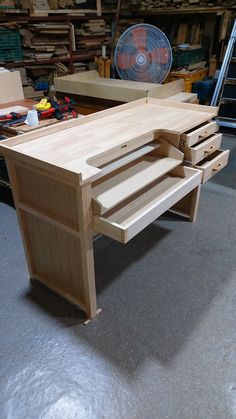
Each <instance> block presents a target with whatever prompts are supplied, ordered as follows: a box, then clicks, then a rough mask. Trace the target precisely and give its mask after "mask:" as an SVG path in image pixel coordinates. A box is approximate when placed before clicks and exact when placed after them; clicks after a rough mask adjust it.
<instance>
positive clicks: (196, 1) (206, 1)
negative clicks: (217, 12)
mask: <svg viewBox="0 0 236 419" xmlns="http://www.w3.org/2000/svg"><path fill="white" fill-rule="evenodd" d="M217 6H222V7H229V6H235V0H215V1H213V0H136V1H135V4H134V8H135V9H137V8H139V10H143V11H145V10H150V9H158V8H168V7H171V8H181V7H182V8H189V7H192V8H197V7H217Z"/></svg>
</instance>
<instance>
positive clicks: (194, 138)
mask: <svg viewBox="0 0 236 419" xmlns="http://www.w3.org/2000/svg"><path fill="white" fill-rule="evenodd" d="M217 131H219V127H218V125H217V123H216V122H214V121H213V122H209V123H208V124H204V125H203V126H201V127H200V128H197V129H195V130H191V131H189V132H187V133H185V134H182V135H181V137H180V141H181V142H182V144H183V145H187V146H188V147H191V146H192V145H194V144H196V143H198V142H199V141H201V140H203V139H204V138H207V137H209V135H211V134H214V133H216V132H217Z"/></svg>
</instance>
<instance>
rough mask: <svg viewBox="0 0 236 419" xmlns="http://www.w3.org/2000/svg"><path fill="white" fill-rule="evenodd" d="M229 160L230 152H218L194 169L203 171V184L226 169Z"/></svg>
mask: <svg viewBox="0 0 236 419" xmlns="http://www.w3.org/2000/svg"><path fill="white" fill-rule="evenodd" d="M228 160H229V150H217V151H215V152H214V153H212V154H211V155H210V156H208V157H206V158H205V159H204V160H202V161H201V162H199V163H198V164H197V165H195V166H194V167H195V168H196V169H201V170H202V171H203V176H202V183H205V182H206V181H207V180H209V179H210V178H211V177H212V176H214V175H215V174H216V173H218V172H219V171H220V170H221V169H223V167H225V166H226V165H227V163H228Z"/></svg>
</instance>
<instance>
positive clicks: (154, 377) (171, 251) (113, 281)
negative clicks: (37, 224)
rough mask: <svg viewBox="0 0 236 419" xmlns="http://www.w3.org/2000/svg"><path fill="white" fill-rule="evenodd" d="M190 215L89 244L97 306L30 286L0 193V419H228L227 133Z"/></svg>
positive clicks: (234, 200)
mask: <svg viewBox="0 0 236 419" xmlns="http://www.w3.org/2000/svg"><path fill="white" fill-rule="evenodd" d="M223 148H230V149H231V150H232V151H231V159H230V160H231V162H230V165H229V166H228V167H227V168H226V169H224V170H223V171H222V172H221V173H219V174H218V175H216V176H215V177H214V179H212V180H211V181H210V182H208V183H207V184H206V185H204V186H203V188H202V195H201V200H200V208H199V214H198V218H197V221H196V223H195V224H191V223H189V222H187V221H184V220H183V219H181V218H178V217H174V216H171V215H168V214H166V215H164V216H163V217H161V218H160V219H158V220H157V221H156V222H155V223H153V224H152V225H151V226H149V227H148V228H146V229H145V230H144V231H143V232H142V233H141V234H139V235H138V236H137V237H136V238H134V239H133V240H132V241H131V242H130V243H129V244H127V245H125V246H124V245H122V244H118V243H116V242H115V241H112V240H110V239H108V238H105V237H103V238H101V239H99V240H97V241H96V243H95V266H96V277H97V291H98V306H99V307H102V309H103V312H102V313H101V314H100V315H99V316H98V317H97V318H96V319H95V320H94V321H93V322H92V323H90V324H89V325H88V326H84V325H83V324H82V321H83V315H82V313H81V312H80V311H79V310H77V309H76V308H75V307H73V306H72V305H70V304H69V303H67V302H65V301H64V300H63V299H61V298H59V297H57V296H56V295H54V294H53V293H52V292H50V291H49V290H47V289H46V288H44V287H43V286H41V285H39V284H34V285H31V284H30V283H29V281H28V273H27V269H26V263H25V258H24V253H23V248H22V243H21V239H20V234H19V229H18V225H17V220H16V214H15V210H14V208H13V207H11V206H9V205H8V204H6V203H4V200H5V198H6V197H5V196H4V194H3V191H1V194H2V195H1V196H2V199H1V201H2V202H0V259H1V271H0V272H1V274H0V282H1V286H0V293H1V304H0V319H1V320H0V321H1V330H0V346H1V349H0V355H1V358H0V362H1V369H0V418H1V419H61V418H62V419H74V418H78V419H102V418H103V419H116V418H117V419H230V418H236V281H235V279H236V138H235V137H225V138H224V143H223Z"/></svg>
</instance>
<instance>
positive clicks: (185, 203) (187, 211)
mask: <svg viewBox="0 0 236 419" xmlns="http://www.w3.org/2000/svg"><path fill="white" fill-rule="evenodd" d="M200 192H201V185H199V186H197V187H196V188H194V189H193V190H192V191H191V192H189V193H188V194H187V195H186V196H184V198H182V199H181V200H180V201H179V202H177V203H176V204H175V205H174V206H173V207H172V208H170V209H169V211H170V212H173V213H174V214H178V215H180V216H181V217H186V218H188V219H189V220H190V221H192V222H194V221H195V220H196V217H197V211H198V205H199V198H200Z"/></svg>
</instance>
